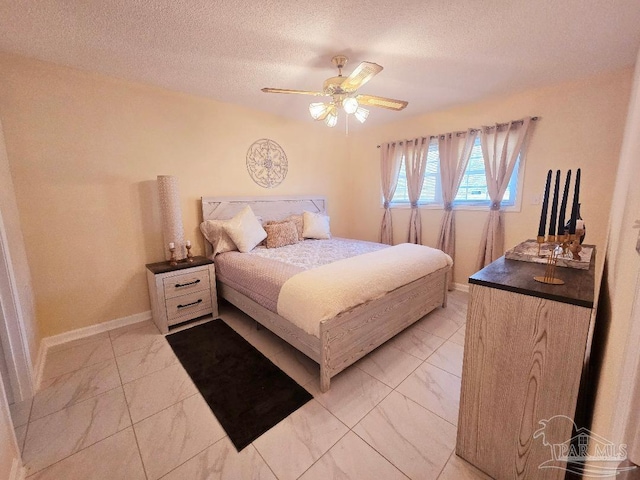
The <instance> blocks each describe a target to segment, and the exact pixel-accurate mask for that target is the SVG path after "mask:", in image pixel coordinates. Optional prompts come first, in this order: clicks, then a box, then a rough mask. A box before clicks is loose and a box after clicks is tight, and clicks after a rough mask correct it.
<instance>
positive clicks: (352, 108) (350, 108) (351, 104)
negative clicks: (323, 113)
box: [342, 97, 359, 114]
mask: <svg viewBox="0 0 640 480" xmlns="http://www.w3.org/2000/svg"><path fill="white" fill-rule="evenodd" d="M358 107H359V105H358V100H356V99H355V98H353V97H347V98H345V99H344V100H342V108H344V111H345V112H347V113H348V114H352V113H356V111H357V110H358Z"/></svg>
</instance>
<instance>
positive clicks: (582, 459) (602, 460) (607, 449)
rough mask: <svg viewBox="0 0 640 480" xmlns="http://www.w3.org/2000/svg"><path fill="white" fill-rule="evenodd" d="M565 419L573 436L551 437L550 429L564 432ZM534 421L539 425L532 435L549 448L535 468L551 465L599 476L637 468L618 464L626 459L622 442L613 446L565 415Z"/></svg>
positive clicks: (624, 445) (582, 473)
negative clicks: (548, 457)
mask: <svg viewBox="0 0 640 480" xmlns="http://www.w3.org/2000/svg"><path fill="white" fill-rule="evenodd" d="M566 422H570V424H571V427H572V430H571V431H572V432H574V435H573V436H572V437H571V438H568V439H564V440H562V439H557V438H554V436H553V432H557V431H559V430H561V431H566V427H567V425H566ZM538 423H539V424H540V425H541V427H540V428H539V429H538V430H536V431H535V432H534V433H533V438H534V439H540V441H542V444H543V445H544V446H545V447H549V451H550V459H549V460H547V461H545V462H543V463H541V464H540V465H539V466H538V468H539V469H547V468H554V469H559V470H565V471H567V472H572V473H576V474H579V475H582V476H583V477H600V478H602V477H610V476H611V475H614V476H615V475H618V474H620V473H622V472H624V471H629V470H634V469H636V468H638V467H636V466H620V463H621V462H624V461H625V460H627V445H626V444H618V445H616V444H614V443H613V442H611V441H609V440H607V439H606V438H603V437H601V436H600V435H598V434H596V433H594V432H592V431H590V430H589V429H587V428H584V427H581V428H577V426H576V424H575V423H574V422H573V420H572V419H571V418H569V417H567V416H565V415H555V416H553V417H551V418H549V419H544V420H540V421H539V422H538ZM589 442H591V446H589Z"/></svg>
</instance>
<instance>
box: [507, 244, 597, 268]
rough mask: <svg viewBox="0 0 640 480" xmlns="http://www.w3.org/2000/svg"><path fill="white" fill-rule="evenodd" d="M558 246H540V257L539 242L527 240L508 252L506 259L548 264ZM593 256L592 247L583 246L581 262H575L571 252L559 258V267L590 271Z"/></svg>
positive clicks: (580, 254) (580, 253)
mask: <svg viewBox="0 0 640 480" xmlns="http://www.w3.org/2000/svg"><path fill="white" fill-rule="evenodd" d="M555 246H556V244H555V243H543V244H541V245H540V255H538V242H536V241H535V240H526V241H524V242H522V243H521V244H519V245H516V246H515V247H513V248H512V249H511V250H508V251H507V252H506V253H505V254H504V257H505V258H508V259H510V260H519V261H521V262H532V263H545V264H546V263H547V259H548V257H549V256H550V255H551V249H553V248H554V247H555ZM592 254H593V246H592V245H589V246H587V245H582V250H581V251H580V252H579V254H578V255H579V256H580V260H574V259H573V255H572V254H571V252H569V253H567V254H566V255H559V256H558V263H557V266H558V267H568V268H577V269H579V270H589V264H590V263H591V255H592Z"/></svg>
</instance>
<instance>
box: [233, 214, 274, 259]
mask: <svg viewBox="0 0 640 480" xmlns="http://www.w3.org/2000/svg"><path fill="white" fill-rule="evenodd" d="M224 230H225V232H227V234H228V235H229V238H231V240H233V243H235V244H236V246H237V247H238V250H240V251H241V252H242V253H246V252H249V251H250V250H253V248H254V247H255V246H256V245H258V244H259V243H260V242H261V241H262V240H264V239H265V238H267V232H265V230H264V228H262V225H261V224H260V221H259V220H258V218H257V217H256V216H255V215H254V214H253V210H251V207H250V206H249V205H247V206H246V207H244V208H243V209H242V210H241V211H240V213H238V214H237V215H236V216H235V217H233V218H232V219H231V220H229V221H228V222H227V223H225V224H224Z"/></svg>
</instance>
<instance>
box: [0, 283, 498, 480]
mask: <svg viewBox="0 0 640 480" xmlns="http://www.w3.org/2000/svg"><path fill="white" fill-rule="evenodd" d="M466 303H467V294H466V293H462V292H451V294H450V296H449V306H448V307H447V308H446V309H438V310H436V311H434V312H432V313H431V314H430V315H428V316H427V317H425V318H424V319H422V320H420V321H419V322H417V323H416V324H415V325H413V326H412V327H410V328H409V329H408V330H407V331H405V332H403V333H401V334H400V335H398V336H397V337H396V338H395V339H392V340H391V341H389V342H387V343H386V344H384V345H383V346H381V347H380V348H378V349H377V350H375V351H374V352H372V353H371V354H369V355H368V356H366V357H365V358H363V359H362V360H360V361H359V362H357V363H356V364H355V365H353V366H351V367H350V368H348V369H347V370H345V371H344V372H342V373H341V374H339V375H338V376H336V377H334V378H333V379H332V382H331V389H330V390H329V391H328V392H326V393H324V394H323V393H321V392H320V390H319V384H318V382H319V380H318V378H319V369H318V366H317V365H316V364H315V363H314V362H312V361H311V360H309V359H308V358H307V357H305V356H304V355H302V354H300V353H299V352H297V351H296V350H295V349H293V348H292V347H290V346H289V345H288V344H286V343H285V342H283V341H282V340H280V339H279V338H278V337H276V336H275V335H273V334H271V333H270V332H269V331H268V330H265V329H260V330H257V329H256V326H255V322H254V321H252V320H251V319H250V318H249V317H247V316H245V315H244V314H243V313H242V312H240V311H238V310H237V309H235V308H234V307H232V306H231V305H229V304H227V303H222V304H221V306H220V316H221V317H222V318H223V319H224V320H225V321H226V322H227V323H229V324H230V325H231V326H232V327H233V328H234V329H235V330H236V331H237V332H239V333H240V334H241V335H242V336H244V337H245V338H246V339H247V340H248V341H249V342H250V343H252V344H253V345H254V346H255V347H256V348H258V349H259V350H261V351H262V352H263V353H264V354H265V355H266V356H267V357H269V358H270V359H271V360H272V361H273V362H274V363H275V364H276V365H278V366H279V367H280V368H281V369H282V370H284V371H285V372H286V373H287V374H288V375H290V376H291V377H292V378H294V379H295V380H296V381H297V382H298V383H300V384H301V385H303V386H304V387H305V388H307V390H309V391H310V392H311V393H312V394H313V396H314V399H313V400H311V401H310V402H309V403H307V404H306V405H304V406H303V407H302V408H300V409H299V410H297V411H296V412H294V413H293V414H291V415H290V416H289V417H288V418H286V419H285V420H283V421H282V422H280V423H279V424H278V425H276V426H275V427H273V428H272V429H271V430H269V431H268V432H266V433H265V434H263V435H262V436H261V437H259V438H258V439H256V440H255V441H254V442H253V443H252V444H251V445H249V446H248V447H247V448H245V449H244V450H243V451H242V452H240V453H238V452H236V450H235V448H234V446H233V445H232V443H231V442H230V440H229V438H228V437H227V436H226V434H225V432H224V430H223V429H222V427H221V426H220V424H219V423H218V421H217V420H216V418H215V417H214V415H213V414H212V413H211V411H210V409H209V408H208V406H207V404H206V402H205V401H204V399H203V398H202V397H201V396H200V394H199V393H198V390H197V388H196V387H195V386H194V385H193V383H192V382H191V380H190V378H189V377H188V375H187V374H186V372H185V371H184V369H183V368H182V366H181V365H180V363H179V362H178V361H177V358H176V357H175V355H174V354H173V351H172V350H171V348H170V347H169V345H168V343H167V342H166V340H165V339H164V337H163V336H162V335H160V333H159V332H158V331H157V329H156V328H155V326H154V325H153V323H152V322H150V321H149V322H144V323H138V324H135V325H131V326H128V327H124V328H121V329H118V330H113V331H111V332H108V333H103V334H99V335H96V336H94V337H89V338H85V339H82V340H79V341H75V342H72V343H69V344H65V345H61V346H58V347H56V348H55V349H52V350H51V351H50V352H49V354H48V357H47V359H46V363H45V369H44V376H43V382H42V386H41V389H40V390H39V391H38V393H37V394H36V396H35V397H34V398H33V399H32V400H29V401H26V402H23V403H20V404H14V405H12V406H11V413H12V417H13V420H14V426H15V431H16V437H17V439H18V443H19V445H20V447H21V449H22V456H23V461H24V464H25V466H26V468H27V478H29V479H38V480H45V479H63V478H64V479H65V480H73V479H83V480H86V479H127V480H136V479H141V480H145V479H146V480H156V479H160V478H162V479H190V480H191V479H196V480H197V479H234V480H240V479H280V480H293V479H297V478H301V479H326V478H342V479H354V480H356V479H357V480H359V479H377V478H380V479H396V478H397V479H414V480H417V479H441V480H447V479H456V480H459V479H463V480H464V479H485V478H487V477H486V476H484V475H483V474H482V473H481V472H479V471H478V470H476V469H475V468H473V467H472V466H471V465H469V464H468V463H466V462H465V461H463V460H461V459H460V458H458V457H456V455H455V453H453V452H454V448H455V439H456V423H457V414H458V401H459V400H458V399H459V394H460V375H461V370H462V353H463V345H464V328H465V327H464V323H465V318H466Z"/></svg>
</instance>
